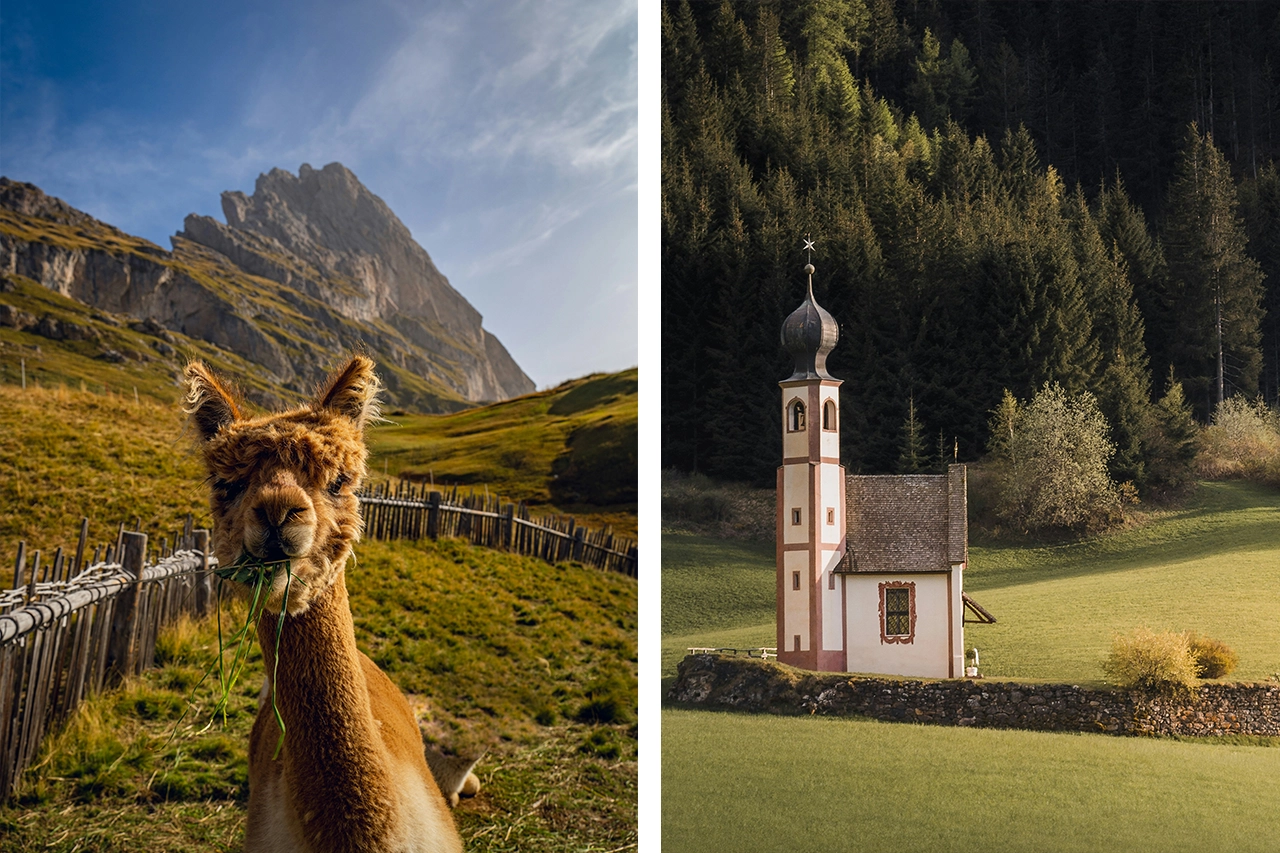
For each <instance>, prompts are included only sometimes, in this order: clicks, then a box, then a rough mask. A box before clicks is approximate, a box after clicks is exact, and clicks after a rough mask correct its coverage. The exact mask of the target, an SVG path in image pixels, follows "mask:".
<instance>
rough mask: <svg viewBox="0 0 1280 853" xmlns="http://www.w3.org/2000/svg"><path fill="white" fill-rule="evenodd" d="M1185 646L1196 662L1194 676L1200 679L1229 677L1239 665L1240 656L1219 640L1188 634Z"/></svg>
mask: <svg viewBox="0 0 1280 853" xmlns="http://www.w3.org/2000/svg"><path fill="white" fill-rule="evenodd" d="M1187 644H1188V645H1189V646H1190V648H1191V657H1192V658H1194V659H1195V662H1196V675H1198V676H1200V677H1201V678H1222V677H1223V676H1226V675H1230V674H1231V673H1232V672H1234V671H1235V668H1236V666H1238V665H1239V663H1240V656H1239V655H1237V654H1236V653H1235V650H1234V649H1232V648H1231V647H1230V646H1228V645H1227V644H1226V643H1224V642H1222V641H1221V640H1215V639H1213V638H1212V637H1202V636H1200V635H1199V634H1196V633H1188V634H1187Z"/></svg>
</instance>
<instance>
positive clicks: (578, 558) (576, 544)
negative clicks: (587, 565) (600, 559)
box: [569, 527, 586, 563]
mask: <svg viewBox="0 0 1280 853" xmlns="http://www.w3.org/2000/svg"><path fill="white" fill-rule="evenodd" d="M585 533H586V528H584V527H575V528H574V530H573V551H572V552H570V556H569V559H570V560H573V561H575V562H578V563H581V562H582V539H583V534H585Z"/></svg>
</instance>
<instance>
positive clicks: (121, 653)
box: [107, 531, 147, 684]
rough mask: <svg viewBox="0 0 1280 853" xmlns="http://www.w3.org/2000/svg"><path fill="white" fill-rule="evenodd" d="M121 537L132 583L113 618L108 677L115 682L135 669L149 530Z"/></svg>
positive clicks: (123, 559) (118, 599)
mask: <svg viewBox="0 0 1280 853" xmlns="http://www.w3.org/2000/svg"><path fill="white" fill-rule="evenodd" d="M120 537H121V540H122V541H123V543H124V550H123V553H122V554H121V558H120V564H121V566H122V568H123V569H124V572H125V574H127V575H129V576H130V578H131V580H132V583H130V584H129V585H128V586H126V587H125V588H124V589H122V590H121V591H120V594H119V595H118V596H116V603H115V605H116V606H115V613H114V614H112V619H111V638H110V639H109V640H108V644H107V678H108V680H109V682H110V683H112V684H115V683H118V682H120V681H121V680H123V679H124V677H125V676H126V675H129V674H130V673H132V672H133V670H134V664H135V660H134V657H135V653H136V648H135V647H136V645H137V644H136V643H135V642H134V636H135V634H136V633H137V630H136V629H137V624H136V623H137V615H138V608H137V604H138V593H139V592H140V587H141V586H142V571H143V570H142V561H143V559H144V558H145V555H146V553H147V534H145V533H134V532H132V531H124V532H121V534H120Z"/></svg>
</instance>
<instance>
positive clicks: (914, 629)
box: [777, 264, 995, 678]
mask: <svg viewBox="0 0 1280 853" xmlns="http://www.w3.org/2000/svg"><path fill="white" fill-rule="evenodd" d="M805 272H806V273H807V274H808V276H809V288H808V294H807V296H806V297H805V300H804V302H802V303H801V304H800V307H799V308H797V309H796V310H795V311H794V312H792V314H791V316H789V317H787V319H786V321H785V322H784V323H783V324H782V345H783V347H784V348H785V349H786V350H787V351H788V352H790V353H791V355H792V356H793V357H794V359H795V369H794V371H793V372H792V374H791V376H789V377H788V378H786V379H784V380H782V381H781V382H779V383H778V384H779V385H780V386H781V388H782V409H781V416H782V419H783V434H782V465H781V467H779V468H778V510H777V513H778V518H777V525H778V527H777V534H778V539H777V542H778V544H777V564H778V581H777V583H778V586H777V595H778V611H777V620H778V660H779V661H780V662H782V663H785V664H790V665H792V666H797V667H801V668H804V669H811V670H819V671H826V672H865V673H881V674H890V675H907V676H920V677H928V678H956V677H960V676H962V675H964V673H965V646H964V622H965V612H966V610H967V611H968V612H969V613H971V614H972V615H973V617H974V619H973V621H978V622H993V621H995V620H994V618H993V617H991V615H990V614H988V613H987V612H986V611H985V610H983V609H982V608H981V607H979V606H978V605H977V604H976V602H974V601H973V600H972V599H970V598H969V597H968V596H966V595H965V594H964V586H963V581H964V569H965V565H966V563H967V561H968V522H967V516H966V513H967V492H966V481H965V476H966V472H965V466H964V465H951V466H949V467H948V470H947V473H946V474H932V475H930V474H910V475H902V476H849V475H846V474H845V471H844V466H843V465H841V464H840V385H841V380H839V379H836V378H835V377H833V376H832V375H831V374H830V373H828V372H827V355H828V354H829V353H830V352H831V350H832V349H834V348H835V345H836V343H837V341H838V340H839V337H840V332H839V326H838V325H837V323H836V321H835V320H834V319H833V318H832V316H831V315H830V314H829V313H828V312H827V311H826V310H824V309H823V308H822V306H820V305H818V303H817V301H816V300H815V299H814V298H813V273H814V268H813V265H812V264H808V265H806V266H805Z"/></svg>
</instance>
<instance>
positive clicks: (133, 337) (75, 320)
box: [0, 211, 296, 403]
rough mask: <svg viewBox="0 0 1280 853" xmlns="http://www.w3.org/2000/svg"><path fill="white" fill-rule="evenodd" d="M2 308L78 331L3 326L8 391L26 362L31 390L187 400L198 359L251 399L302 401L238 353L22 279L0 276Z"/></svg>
mask: <svg viewBox="0 0 1280 853" xmlns="http://www.w3.org/2000/svg"><path fill="white" fill-rule="evenodd" d="M0 212H2V211H0ZM0 305H9V306H11V307H12V308H13V309H15V310H17V311H22V312H25V313H26V314H29V315H31V316H32V317H34V318H42V317H45V316H48V317H50V318H52V319H54V320H56V321H58V322H59V323H61V324H66V325H68V326H69V327H70V329H71V331H70V335H71V337H69V338H67V339H65V340H55V339H52V338H49V337H45V336H43V335H38V334H36V333H35V331H34V330H32V329H25V330H22V331H19V330H18V329H16V328H13V327H9V326H3V325H0V384H3V385H20V384H21V380H22V370H23V364H22V362H24V361H25V362H26V367H25V370H26V376H27V386H28V387H36V386H39V387H44V388H56V387H58V386H59V385H66V386H69V387H71V388H81V387H83V388H85V389H86V390H90V391H98V392H102V391H105V390H110V391H113V392H115V393H119V394H126V395H128V396H130V397H132V396H133V392H134V389H135V388H136V389H137V392H138V395H139V397H150V398H151V399H152V400H156V401H160V402H164V403H172V402H176V401H177V400H178V399H179V398H180V397H181V381H182V368H183V367H185V366H186V363H187V362H188V361H190V360H191V359H196V358H198V359H201V360H203V361H205V362H206V363H207V364H209V365H211V366H212V367H213V368H214V369H215V370H218V371H220V372H221V373H223V374H224V375H227V376H231V377H234V379H235V381H236V382H237V383H238V384H239V385H240V387H241V388H243V389H244V390H245V392H246V393H248V394H250V395H253V396H255V397H258V398H279V399H286V400H292V399H296V395H294V394H291V393H289V392H287V391H284V390H282V389H279V388H277V387H275V386H272V385H269V384H267V383H265V382H264V381H263V380H262V379H261V378H260V375H261V370H260V369H259V368H258V367H257V366H256V365H253V364H252V363H250V362H248V361H246V360H244V359H243V358H241V357H240V356H238V355H236V354H234V353H231V352H228V351H226V350H224V349H221V348H219V347H216V346H214V345H212V344H210V343H207V342H205V341H201V340H197V339H195V338H189V337H187V336H186V335H183V334H181V333H179V332H170V331H168V330H167V329H166V330H162V329H160V328H159V327H155V326H146V325H144V324H142V323H139V322H138V321H137V320H136V319H134V318H131V317H127V316H124V315H122V314H111V313H109V312H106V311H100V310H98V309H96V308H90V307H89V306H88V305H85V304H84V303H82V302H77V301H76V300H74V299H68V298H67V297H65V296H62V295H60V294H58V293H55V292H54V291H52V290H50V289H48V288H47V287H43V286H42V285H40V284H38V283H37V282H34V281H32V280H31V279H28V278H23V277H22V276H18V275H9V274H5V275H3V276H0ZM110 353H115V355H110Z"/></svg>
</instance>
